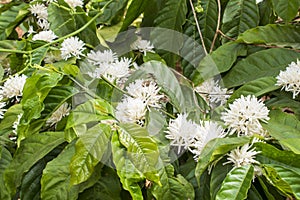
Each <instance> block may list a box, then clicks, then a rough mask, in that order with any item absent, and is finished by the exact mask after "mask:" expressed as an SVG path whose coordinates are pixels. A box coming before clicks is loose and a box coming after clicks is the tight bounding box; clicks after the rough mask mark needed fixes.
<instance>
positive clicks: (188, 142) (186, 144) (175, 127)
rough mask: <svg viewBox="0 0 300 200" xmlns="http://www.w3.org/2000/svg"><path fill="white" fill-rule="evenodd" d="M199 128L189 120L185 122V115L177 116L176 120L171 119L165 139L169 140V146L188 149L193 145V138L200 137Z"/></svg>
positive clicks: (179, 149)
mask: <svg viewBox="0 0 300 200" xmlns="http://www.w3.org/2000/svg"><path fill="white" fill-rule="evenodd" d="M199 131H200V126H199V125H198V124H196V123H195V122H193V121H191V120H187V114H179V115H178V116H177V118H176V119H171V120H170V122H169V126H168V130H167V131H165V133H166V136H165V137H166V138H167V139H169V140H171V143H170V144H171V145H172V146H176V147H178V153H180V151H181V148H183V149H189V148H190V147H191V146H193V144H194V143H195V138H196V137H197V135H200V134H201V133H200V132H199Z"/></svg>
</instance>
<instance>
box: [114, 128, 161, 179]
mask: <svg viewBox="0 0 300 200" xmlns="http://www.w3.org/2000/svg"><path fill="white" fill-rule="evenodd" d="M120 127H121V130H120V133H119V140H120V142H121V144H122V145H123V146H125V147H126V149H127V155H128V158H129V159H130V160H131V162H132V163H133V164H134V166H135V167H136V168H137V169H138V170H139V171H141V172H142V173H143V174H144V175H145V177H146V178H147V179H148V180H151V181H153V182H156V183H159V175H158V171H157V169H156V168H155V166H156V164H157V162H158V157H159V152H158V147H157V144H156V142H155V141H154V140H153V139H152V138H151V137H150V136H149V133H148V132H147V130H146V129H145V128H142V127H140V126H138V125H136V124H121V125H120Z"/></svg>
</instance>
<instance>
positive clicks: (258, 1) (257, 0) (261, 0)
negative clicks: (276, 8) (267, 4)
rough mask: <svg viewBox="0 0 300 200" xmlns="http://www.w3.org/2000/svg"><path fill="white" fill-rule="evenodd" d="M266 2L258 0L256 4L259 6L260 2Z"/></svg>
mask: <svg viewBox="0 0 300 200" xmlns="http://www.w3.org/2000/svg"><path fill="white" fill-rule="evenodd" d="M263 1H264V0H256V4H259V3H260V2H263Z"/></svg>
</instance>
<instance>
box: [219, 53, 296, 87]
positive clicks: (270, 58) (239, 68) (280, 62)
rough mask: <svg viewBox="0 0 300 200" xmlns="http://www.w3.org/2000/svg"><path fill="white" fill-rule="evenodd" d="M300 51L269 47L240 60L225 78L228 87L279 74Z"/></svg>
mask: <svg viewBox="0 0 300 200" xmlns="http://www.w3.org/2000/svg"><path fill="white" fill-rule="evenodd" d="M299 55H300V54H299V53H297V52H295V51H292V50H287V49H276V48H273V49H268V50H263V51H259V52H257V53H254V54H251V55H250V56H248V57H247V58H245V59H243V60H241V61H239V62H238V63H237V64H236V65H235V66H234V67H233V68H232V69H231V70H230V71H229V72H228V73H227V74H226V75H225V76H224V78H223V82H224V85H225V86H226V87H229V88H231V87H235V86H239V85H242V84H245V83H248V82H250V81H253V80H256V79H258V78H262V77H265V76H277V75H278V74H279V72H280V70H284V69H285V68H286V67H287V66H288V64H290V63H291V62H292V61H296V60H297V58H299Z"/></svg>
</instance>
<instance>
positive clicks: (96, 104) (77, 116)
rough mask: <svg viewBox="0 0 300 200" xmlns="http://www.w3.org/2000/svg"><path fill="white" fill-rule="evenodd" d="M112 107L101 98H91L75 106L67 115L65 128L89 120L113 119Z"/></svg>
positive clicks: (88, 121)
mask: <svg viewBox="0 0 300 200" xmlns="http://www.w3.org/2000/svg"><path fill="white" fill-rule="evenodd" d="M112 116H113V107H112V106H111V105H110V104H109V103H108V102H106V101H105V100H102V99H91V100H89V101H87V102H85V103H83V104H80V105H79V106H77V107H76V108H75V109H74V110H73V111H72V112H71V113H70V115H69V117H68V122H67V125H66V129H69V128H72V127H76V126H79V125H82V124H87V123H90V122H99V121H101V120H105V119H113V117H112Z"/></svg>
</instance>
